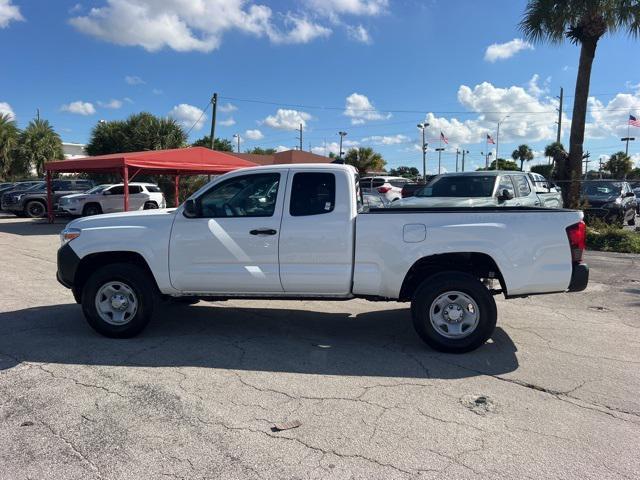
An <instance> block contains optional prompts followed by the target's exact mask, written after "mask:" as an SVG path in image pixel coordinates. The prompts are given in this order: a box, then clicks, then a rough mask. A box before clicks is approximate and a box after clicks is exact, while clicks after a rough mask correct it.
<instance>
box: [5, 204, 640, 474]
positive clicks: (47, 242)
mask: <svg viewBox="0 0 640 480" xmlns="http://www.w3.org/2000/svg"><path fill="white" fill-rule="evenodd" d="M62 227H63V224H62V223H61V224H56V225H47V224H43V223H41V222H32V221H30V220H25V219H16V218H11V217H6V216H5V217H0V258H1V259H2V268H1V272H2V274H1V275H0V282H1V283H2V292H3V293H2V296H1V297H0V479H11V480H14V479H45V478H46V479H93V478H97V479H143V478H154V479H155V478H178V479H180V478H184V479H201V478H202V479H204V478H207V479H239V478H250V479H253V478H256V479H307V478H312V479H410V478H416V479H418V478H420V479H422V478H424V479H431V478H452V479H475V478H477V479H481V478H489V477H491V478H508V479H520V478H535V479H538V478H544V479H549V478H562V479H599V480H600V479H619V478H629V479H635V478H640V368H639V366H640V256H633V255H616V254H602V253H589V254H588V255H587V261H588V262H589V263H590V265H591V269H592V274H591V283H590V286H589V288H588V290H587V291H585V292H582V293H577V294H558V295H549V296H539V297H532V298H528V299H518V300H510V301H505V300H501V299H499V300H498V304H499V305H498V308H499V320H498V329H497V330H496V333H495V336H494V338H493V339H492V341H491V342H490V343H488V344H487V345H485V346H484V347H483V348H481V349H479V350H478V351H476V352H473V353H471V354H465V355H458V356H454V355H445V354H440V353H437V352H434V351H432V350H429V349H428V348H427V347H426V346H424V345H423V344H422V343H421V342H420V340H419V339H418V337H417V336H416V334H415V333H414V331H413V327H412V325H411V321H410V316H409V311H408V309H407V307H406V305H402V304H396V303H369V302H366V301H362V300H353V301H349V302H328V303H326V302H323V303H320V302H313V301H310V302H289V301H260V302H257V301H232V302H220V303H208V302H200V303H199V304H198V305H196V306H192V307H178V306H171V307H167V308H166V309H165V310H164V312H163V314H162V315H161V317H160V318H158V319H157V320H156V321H154V322H153V323H152V324H151V325H150V327H149V328H148V329H147V330H146V331H145V332H144V333H143V335H142V336H140V337H138V338H135V339H131V340H110V339H106V338H103V337H100V336H98V335H97V334H95V333H94V332H93V331H92V330H91V329H90V328H89V327H88V325H87V324H86V323H85V321H84V319H83V318H82V314H81V311H80V308H79V307H78V306H77V305H76V304H75V303H74V302H73V298H72V295H71V293H70V292H69V291H68V290H66V289H64V288H63V287H62V286H60V285H59V284H58V283H57V282H56V281H55V252H56V249H57V247H58V237H57V233H58V231H59V230H60V229H61V228H62ZM293 421H299V423H300V426H298V427H297V428H293V429H287V430H283V431H274V426H276V425H278V424H280V423H283V422H293ZM283 426H285V427H287V426H292V425H283Z"/></svg>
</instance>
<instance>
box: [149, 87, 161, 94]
mask: <svg viewBox="0 0 640 480" xmlns="http://www.w3.org/2000/svg"><path fill="white" fill-rule="evenodd" d="M151 93H153V94H154V95H162V94H163V93H164V92H163V91H162V90H161V89H159V88H154V89H153V90H151Z"/></svg>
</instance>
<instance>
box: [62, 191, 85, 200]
mask: <svg viewBox="0 0 640 480" xmlns="http://www.w3.org/2000/svg"><path fill="white" fill-rule="evenodd" d="M91 196H92V194H86V193H72V194H70V195H64V196H62V197H60V198H61V199H62V198H75V199H78V200H84V199H85V198H89V197H91Z"/></svg>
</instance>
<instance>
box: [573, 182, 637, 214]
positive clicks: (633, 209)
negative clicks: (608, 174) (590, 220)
mask: <svg viewBox="0 0 640 480" xmlns="http://www.w3.org/2000/svg"><path fill="white" fill-rule="evenodd" d="M582 199H583V200H584V201H586V202H587V203H588V206H587V208H586V209H585V214H586V215H587V216H593V217H597V218H601V219H603V220H604V221H605V222H608V223H622V224H624V223H626V224H627V225H635V224H636V213H637V211H638V198H637V197H636V194H635V193H634V191H633V190H632V189H631V186H630V185H629V183H628V182H624V181H616V180H587V181H585V182H583V183H582Z"/></svg>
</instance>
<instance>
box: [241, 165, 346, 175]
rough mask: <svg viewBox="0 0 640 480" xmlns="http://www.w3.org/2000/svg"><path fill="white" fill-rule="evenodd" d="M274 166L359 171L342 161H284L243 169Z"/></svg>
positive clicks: (269, 168)
mask: <svg viewBox="0 0 640 480" xmlns="http://www.w3.org/2000/svg"><path fill="white" fill-rule="evenodd" d="M273 168H300V169H320V170H345V171H347V172H353V173H358V171H357V169H356V168H355V167H354V166H352V165H346V164H342V163H283V164H275V165H259V166H256V167H247V168H243V169H242V170H243V171H244V170H271V169H273Z"/></svg>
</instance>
